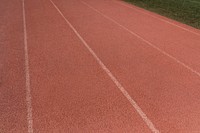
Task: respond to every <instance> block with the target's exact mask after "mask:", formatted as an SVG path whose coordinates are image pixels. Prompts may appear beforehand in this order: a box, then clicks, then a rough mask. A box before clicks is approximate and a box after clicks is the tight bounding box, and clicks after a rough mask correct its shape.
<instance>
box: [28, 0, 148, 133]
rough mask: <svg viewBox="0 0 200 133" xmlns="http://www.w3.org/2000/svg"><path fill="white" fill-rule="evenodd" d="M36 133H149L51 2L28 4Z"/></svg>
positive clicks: (31, 2)
mask: <svg viewBox="0 0 200 133" xmlns="http://www.w3.org/2000/svg"><path fill="white" fill-rule="evenodd" d="M25 9H26V14H27V16H26V18H27V19H26V20H27V36H28V48H29V60H30V77H31V90H32V93H31V94H32V106H33V128H34V131H35V132H150V130H149V128H148V127H147V126H146V125H145V123H144V122H143V121H142V119H141V118H140V117H139V115H138V114H137V113H136V111H135V110H134V109H133V107H132V106H131V104H130V103H129V102H127V99H126V98H125V97H124V96H123V94H122V93H121V92H120V91H119V90H118V89H117V87H116V86H115V84H114V83H113V82H112V81H111V79H110V78H109V77H108V76H107V75H106V73H105V72H104V71H103V70H102V68H101V67H100V66H99V65H98V63H97V61H96V60H95V59H94V58H93V57H92V55H91V54H90V53H89V52H88V50H87V49H86V48H85V46H84V45H83V44H82V42H81V41H80V40H79V39H78V37H77V36H76V35H75V34H74V32H73V31H72V29H70V27H69V26H68V25H67V24H66V22H65V21H64V20H63V18H62V17H61V16H60V14H59V13H58V12H57V11H56V10H55V8H54V7H53V5H52V4H51V3H50V1H48V0H38V1H32V0H26V4H25Z"/></svg>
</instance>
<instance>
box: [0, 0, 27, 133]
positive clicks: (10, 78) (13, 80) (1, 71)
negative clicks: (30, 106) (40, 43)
mask: <svg viewBox="0 0 200 133" xmlns="http://www.w3.org/2000/svg"><path fill="white" fill-rule="evenodd" d="M1 3H2V4H0V18H1V21H0V132H1V133H8V132H9V133H17V132H20V133H23V132H27V119H26V115H27V114H26V90H25V67H24V43H23V21H22V4H21V1H15V0H10V1H7V0H2V1H1Z"/></svg>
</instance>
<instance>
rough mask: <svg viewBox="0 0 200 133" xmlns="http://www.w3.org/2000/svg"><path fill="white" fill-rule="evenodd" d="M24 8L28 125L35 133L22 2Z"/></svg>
mask: <svg viewBox="0 0 200 133" xmlns="http://www.w3.org/2000/svg"><path fill="white" fill-rule="evenodd" d="M22 7H23V26H24V53H25V73H26V106H27V124H28V133H33V118H32V103H31V86H30V74H29V58H28V45H27V30H26V14H25V5H24V0H22Z"/></svg>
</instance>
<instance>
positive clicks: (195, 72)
mask: <svg viewBox="0 0 200 133" xmlns="http://www.w3.org/2000/svg"><path fill="white" fill-rule="evenodd" d="M81 2H82V3H83V4H84V5H86V6H87V7H89V8H91V9H92V10H94V11H95V12H97V13H99V14H100V15H102V16H103V17H104V18H106V19H108V20H110V21H112V22H113V23H115V24H116V25H118V26H119V27H121V28H122V29H124V30H125V31H127V32H129V33H130V34H132V35H133V36H135V37H137V38H138V39H140V40H142V41H143V42H145V43H146V44H148V45H149V46H151V47H152V48H154V49H156V50H158V51H159V52H160V53H162V54H163V55H165V56H167V57H169V58H171V59H172V60H174V61H175V62H176V63H178V64H180V65H182V66H183V67H185V68H186V69H188V70H189V71H191V72H192V73H194V74H195V75H197V76H199V77H200V73H199V72H198V71H196V70H194V69H193V68H191V67H190V66H188V65H186V64H185V63H183V62H181V61H180V60H178V59H177V58H175V57H174V56H172V55H170V54H168V53H167V52H165V51H163V50H162V49H160V48H159V47H157V46H155V45H154V44H153V43H151V42H149V41H148V40H146V39H144V38H142V37H141V36H140V35H138V34H137V33H135V32H133V31H131V30H129V29H128V28H126V27H125V26H123V25H121V24H120V23H118V22H117V21H115V20H114V19H112V18H110V17H108V16H107V15H105V14H103V13H101V12H100V11H99V10H97V9H95V8H94V7H92V6H90V5H89V4H87V3H86V2H84V1H81Z"/></svg>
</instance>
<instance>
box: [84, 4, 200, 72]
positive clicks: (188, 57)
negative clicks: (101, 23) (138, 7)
mask: <svg viewBox="0 0 200 133" xmlns="http://www.w3.org/2000/svg"><path fill="white" fill-rule="evenodd" d="M85 2H87V3H88V4H90V5H91V6H93V7H94V8H95V9H97V10H99V11H100V12H102V13H104V14H105V15H107V16H109V17H110V18H112V19H114V20H115V21H117V22H118V23H119V24H121V25H123V26H125V27H126V28H128V29H129V30H131V31H132V32H134V33H136V34H138V35H139V36H141V37H142V38H144V39H145V40H147V41H149V42H150V43H152V44H153V45H155V46H156V47H158V48H160V49H162V50H163V51H165V52H167V53H168V54H170V55H172V56H173V57H175V58H177V59H178V60H179V61H181V62H183V63H185V64H186V65H188V66H190V67H191V68H192V69H194V70H196V71H198V72H200V63H199V61H200V60H199V59H200V52H199V49H200V46H199V44H200V35H196V34H192V33H191V32H188V31H185V30H183V29H180V28H178V27H175V26H174V25H171V24H169V23H166V22H163V21H159V20H158V19H155V18H153V17H151V16H148V15H146V14H143V13H141V12H138V11H134V10H132V9H131V8H127V7H125V6H122V5H120V4H117V3H116V2H113V1H106V0H103V1H95V0H85ZM118 9H120V10H118ZM122 18H123V19H122ZM191 30H192V29H191ZM192 31H193V30H192ZM197 33H198V32H197ZM177 51H178V52H177Z"/></svg>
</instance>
